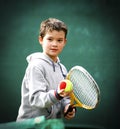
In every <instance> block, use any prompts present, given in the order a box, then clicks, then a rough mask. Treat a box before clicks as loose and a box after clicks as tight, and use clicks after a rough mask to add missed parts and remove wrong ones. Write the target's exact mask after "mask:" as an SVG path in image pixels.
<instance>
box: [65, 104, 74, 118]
mask: <svg viewBox="0 0 120 129" xmlns="http://www.w3.org/2000/svg"><path fill="white" fill-rule="evenodd" d="M73 108H75V107H73V106H72V105H70V106H69V107H68V110H67V111H66V113H65V114H64V116H66V115H67V114H68V112H72V110H73Z"/></svg>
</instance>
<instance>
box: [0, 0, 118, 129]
mask: <svg viewBox="0 0 120 129" xmlns="http://www.w3.org/2000/svg"><path fill="white" fill-rule="evenodd" d="M48 17H56V18H59V19H61V20H63V21H64V22H65V23H66V24H67V25H68V28H69V33H68V36H67V38H68V41H67V45H66V47H65V49H64V51H63V53H62V54H61V55H60V58H61V61H62V62H63V63H64V64H65V66H66V67H67V68H68V69H70V68H71V67H72V66H74V65H81V66H83V67H85V68H86V69H87V70H88V71H89V72H90V73H91V74H92V75H93V77H94V78H95V80H96V81H97V83H98V84H99V87H100V90H101V101H100V103H99V105H98V107H97V108H96V109H94V110H92V111H88V110H85V109H78V110H77V111H78V113H77V114H76V117H75V118H74V119H73V120H70V121H66V120H65V123H66V124H72V125H71V126H74V125H80V126H89V125H93V126H100V127H104V128H109V129H113V127H114V128H115V127H116V126H117V124H118V120H117V116H119V115H118V110H119V107H118V102H119V91H120V88H119V84H120V77H119V72H120V64H119V63H120V52H119V47H120V38H119V33H120V30H119V29H120V27H119V24H120V2H118V1H117V0H66V1H65V0H19V1H13V0H11V1H10V0H2V1H1V2H0V87H1V88H0V89H1V90H0V123H3V122H9V121H15V119H16V116H17V111H18V108H19V105H20V97H21V96H20V89H21V82H22V78H23V76H24V72H25V69H26V66H27V62H26V60H25V58H26V56H27V55H29V54H31V53H33V52H37V51H41V46H40V45H39V43H38V33H39V25H40V22H41V21H42V20H44V19H46V18H48Z"/></svg>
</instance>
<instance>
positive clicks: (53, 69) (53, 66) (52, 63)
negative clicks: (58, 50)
mask: <svg viewBox="0 0 120 129" xmlns="http://www.w3.org/2000/svg"><path fill="white" fill-rule="evenodd" d="M52 64H53V71H54V72H55V64H54V62H52Z"/></svg>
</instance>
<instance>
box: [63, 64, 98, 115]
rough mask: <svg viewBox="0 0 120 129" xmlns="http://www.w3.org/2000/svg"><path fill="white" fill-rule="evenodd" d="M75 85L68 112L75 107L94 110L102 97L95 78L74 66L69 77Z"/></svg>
mask: <svg viewBox="0 0 120 129" xmlns="http://www.w3.org/2000/svg"><path fill="white" fill-rule="evenodd" d="M67 79H69V80H70V81H71V82H72V83H73V92H72V93H71V94H70V100H71V102H70V104H71V106H69V109H68V111H67V112H66V113H65V114H67V113H68V112H70V111H72V110H73V107H81V108H85V109H93V108H95V107H96V106H97V104H98V102H99V97H100V90H99V87H98V85H97V83H96V82H95V80H94V79H93V77H92V76H91V75H90V74H89V73H88V72H87V70H85V69H84V68H83V67H81V66H74V67H73V68H71V70H70V71H69V73H68V75H67Z"/></svg>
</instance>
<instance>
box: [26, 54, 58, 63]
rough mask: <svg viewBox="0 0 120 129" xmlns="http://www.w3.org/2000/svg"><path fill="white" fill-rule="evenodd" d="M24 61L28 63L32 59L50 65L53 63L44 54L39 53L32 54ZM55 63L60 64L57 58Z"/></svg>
mask: <svg viewBox="0 0 120 129" xmlns="http://www.w3.org/2000/svg"><path fill="white" fill-rule="evenodd" d="M26 59H27V62H28V63H30V62H31V61H33V60H34V59H42V60H45V61H47V62H49V63H50V64H51V63H54V61H53V60H52V59H51V58H50V57H49V56H48V55H46V54H44V53H41V52H36V53H32V54H30V55H29V56H27V58H26ZM57 63H60V60H59V58H58V61H57Z"/></svg>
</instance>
